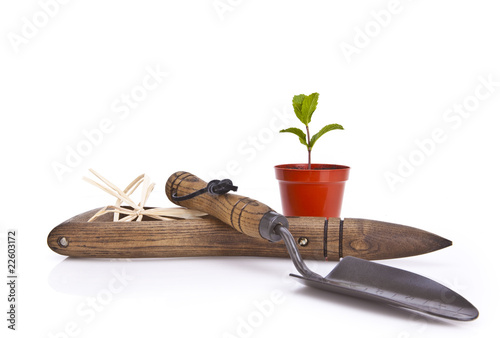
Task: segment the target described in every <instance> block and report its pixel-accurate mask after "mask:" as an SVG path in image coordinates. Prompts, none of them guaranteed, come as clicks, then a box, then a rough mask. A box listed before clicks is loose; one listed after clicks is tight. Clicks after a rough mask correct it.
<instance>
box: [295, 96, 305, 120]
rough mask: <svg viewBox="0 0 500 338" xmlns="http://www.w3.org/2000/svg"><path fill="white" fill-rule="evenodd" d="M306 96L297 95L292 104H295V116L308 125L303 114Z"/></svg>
mask: <svg viewBox="0 0 500 338" xmlns="http://www.w3.org/2000/svg"><path fill="white" fill-rule="evenodd" d="M305 97H306V96H305V95H304V94H300V95H295V96H294V97H293V100H292V104H293V111H294V112H295V115H296V116H297V118H298V119H299V120H300V122H302V123H304V124H306V123H305V122H304V121H305V119H304V117H303V114H302V101H304V98H305Z"/></svg>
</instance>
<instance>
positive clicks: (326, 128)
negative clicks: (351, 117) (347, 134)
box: [311, 123, 344, 149]
mask: <svg viewBox="0 0 500 338" xmlns="http://www.w3.org/2000/svg"><path fill="white" fill-rule="evenodd" d="M335 129H342V130H344V127H342V126H341V125H340V124H336V123H334V124H329V125H327V126H324V127H323V128H321V130H320V131H318V132H317V133H316V134H314V135H313V137H311V149H312V147H313V146H314V144H315V143H316V141H317V140H318V139H319V138H320V137H321V136H323V135H324V134H326V133H327V132H329V131H331V130H335Z"/></svg>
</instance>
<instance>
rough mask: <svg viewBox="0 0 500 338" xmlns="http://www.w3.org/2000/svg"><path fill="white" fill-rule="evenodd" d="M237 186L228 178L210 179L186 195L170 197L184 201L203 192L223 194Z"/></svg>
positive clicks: (236, 188)
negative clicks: (202, 186) (201, 187)
mask: <svg viewBox="0 0 500 338" xmlns="http://www.w3.org/2000/svg"><path fill="white" fill-rule="evenodd" d="M237 190H238V187H236V186H234V185H233V182H231V180H230V179H224V180H212V181H210V182H208V184H207V186H206V187H205V188H203V189H200V190H197V191H195V192H193V193H191V194H189V195H186V196H177V194H175V193H173V194H172V199H173V200H174V201H175V202H180V201H186V200H189V199H191V198H194V197H196V196H199V195H201V194H204V193H206V192H207V193H209V194H210V195H224V194H226V193H228V192H229V191H237Z"/></svg>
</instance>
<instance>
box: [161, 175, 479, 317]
mask: <svg viewBox="0 0 500 338" xmlns="http://www.w3.org/2000/svg"><path fill="white" fill-rule="evenodd" d="M207 187H209V185H208V184H207V183H206V182H204V181H202V180H201V179H199V178H198V177H196V176H194V175H192V174H190V173H187V172H177V173H175V174H173V175H172V176H170V178H169V179H168V181H167V184H166V187H165V192H166V194H167V196H168V198H169V199H170V200H171V201H172V202H174V203H175V204H178V205H180V206H184V207H187V208H190V209H196V210H200V211H203V212H206V213H208V214H210V215H212V216H214V217H216V218H218V219H220V220H221V221H223V222H224V223H226V224H228V225H230V226H231V227H232V228H234V229H235V230H237V231H239V232H241V233H243V234H246V235H248V236H251V237H254V238H261V239H264V240H267V241H270V242H277V241H280V240H283V241H284V242H285V245H286V248H287V250H288V253H289V255H290V257H291V259H292V261H293V263H294V265H295V267H296V269H297V270H298V271H299V273H300V274H301V276H299V275H294V274H291V276H292V277H294V278H297V280H298V281H299V282H301V283H303V284H305V285H308V286H312V287H316V288H320V289H324V290H327V291H330V292H335V293H341V294H345V295H349V296H354V297H358V298H363V299H368V300H372V301H377V302H381V303H385V304H388V305H393V306H397V307H402V308H407V309H411V310H415V311H419V312H423V313H427V314H431V315H434V316H438V317H444V318H448V319H454V320H461V321H469V320H473V319H476V318H477V317H478V315H479V312H478V310H477V309H476V308H475V307H474V306H473V305H472V304H471V303H470V302H469V301H467V300H466V299H465V298H463V297H462V296H460V295H459V294H458V293H456V292H454V291H453V290H451V289H449V288H447V287H445V286H443V285H441V284H439V283H437V282H435V281H433V280H431V279H428V278H426V277H423V276H420V275H418V274H415V273H411V272H408V271H405V270H401V269H396V268H393V267H389V266H385V265H382V264H378V263H373V262H370V261H366V260H363V259H360V258H354V257H350V256H348V257H344V258H343V259H342V260H341V261H340V262H339V263H338V264H337V265H336V266H335V268H334V269H333V270H332V272H330V273H329V274H328V275H327V276H326V277H322V276H320V275H318V274H316V273H315V272H313V271H311V270H310V269H309V268H308V267H307V266H306V264H305V263H304V261H303V260H302V257H301V255H300V252H299V250H298V248H297V244H296V242H295V239H294V237H293V236H292V234H291V233H290V231H289V230H288V227H289V225H288V220H287V218H286V217H284V216H283V215H280V214H278V213H276V212H275V211H274V210H272V209H271V208H269V207H268V206H266V205H264V204H262V203H260V202H258V201H256V200H253V199H250V198H248V197H243V196H240V195H236V194H228V193H223V194H218V193H217V192H216V191H215V192H214V190H217V189H213V188H212V189H207Z"/></svg>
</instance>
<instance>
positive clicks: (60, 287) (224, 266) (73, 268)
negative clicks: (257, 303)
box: [49, 257, 293, 297]
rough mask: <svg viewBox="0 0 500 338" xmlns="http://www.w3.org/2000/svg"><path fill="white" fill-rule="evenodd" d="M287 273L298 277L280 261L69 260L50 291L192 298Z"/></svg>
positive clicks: (63, 263)
mask: <svg viewBox="0 0 500 338" xmlns="http://www.w3.org/2000/svg"><path fill="white" fill-rule="evenodd" d="M288 272H293V265H292V264H291V262H290V261H289V260H286V259H275V258H247V257H199V258H159V259H156V258H153V259H91V258H88V259H85V258H66V259H64V260H63V261H61V262H60V263H59V264H58V265H56V266H55V267H54V269H53V270H52V271H51V272H50V274H49V285H50V286H51V288H53V289H54V290H55V291H57V292H62V293H66V294H72V295H83V296H90V295H96V294H99V293H100V292H101V293H108V292H107V291H106V290H108V291H109V293H112V294H116V293H120V294H121V295H123V296H126V297H136V296H137V297H145V296H146V297H148V296H150V297H155V296H158V295H167V294H168V295H170V296H175V295H176V294H178V291H177V290H178V289H179V287H182V288H183V290H186V289H191V290H190V291H189V293H198V292H214V291H217V290H221V289H223V290H226V291H231V290H233V291H236V290H235V289H240V288H241V287H242V286H243V285H252V284H253V285H255V283H257V282H258V279H259V275H261V278H262V274H263V273H265V275H266V276H275V277H276V280H278V282H279V279H280V278H281V277H282V276H283V275H286V274H287V273H288ZM234 279H236V280H238V283H233V280H234ZM291 283H292V282H291V281H290V284H291ZM183 292H184V293H185V291H183Z"/></svg>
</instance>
